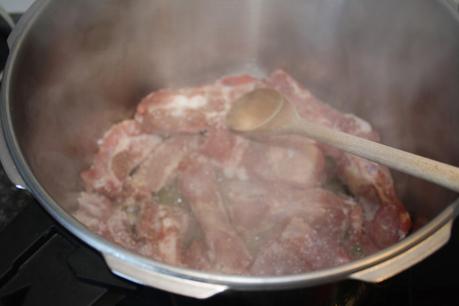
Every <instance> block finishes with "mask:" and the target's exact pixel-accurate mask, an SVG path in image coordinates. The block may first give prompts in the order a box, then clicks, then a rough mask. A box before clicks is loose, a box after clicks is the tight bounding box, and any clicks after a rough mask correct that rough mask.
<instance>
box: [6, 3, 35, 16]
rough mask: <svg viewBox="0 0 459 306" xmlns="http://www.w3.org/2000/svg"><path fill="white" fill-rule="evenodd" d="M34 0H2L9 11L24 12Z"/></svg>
mask: <svg viewBox="0 0 459 306" xmlns="http://www.w3.org/2000/svg"><path fill="white" fill-rule="evenodd" d="M33 1H34V0H0V6H2V7H3V8H4V9H5V10H6V11H7V12H9V13H23V12H25V10H27V8H28V7H29V6H30V5H31V4H32V2H33Z"/></svg>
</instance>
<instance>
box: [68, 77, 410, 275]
mask: <svg viewBox="0 0 459 306" xmlns="http://www.w3.org/2000/svg"><path fill="white" fill-rule="evenodd" d="M266 87H268V88H273V89H275V90H277V91H279V92H280V93H281V94H282V95H284V96H285V97H286V98H287V99H288V100H289V101H290V102H291V103H293V104H294V105H295V106H296V107H297V109H298V111H299V112H300V114H301V115H302V116H303V117H304V118H306V119H307V120H310V121H313V122H317V123H320V124H323V125H325V126H328V127H331V128H334V129H337V130H341V131H345V132H347V133H351V134H354V135H357V136H360V137H364V138H367V139H371V140H376V141H377V140H378V135H377V133H376V132H375V131H373V130H372V128H371V126H370V125H369V124H368V123H367V122H365V121H363V120H362V119H359V118H357V117H355V116H353V115H350V114H342V113H340V112H338V111H337V110H335V109H333V108H332V107H330V106H328V105H326V104H324V103H322V102H320V101H319V100H318V99H317V98H315V97H314V96H313V95H312V94H311V93H310V92H309V91H308V90H306V89H304V88H303V87H302V86H301V85H299V84H298V83H297V82H296V81H295V80H294V79H292V78H291V77H290V76H289V75H288V74H287V73H285V72H284V71H280V70H279V71H275V72H274V73H272V74H271V75H270V76H269V77H267V78H265V79H261V80H260V79H255V78H253V77H251V76H248V75H241V76H232V77H225V78H222V79H220V80H218V81H216V82H215V83H213V84H210V85H206V86H202V87H196V88H185V89H178V90H172V89H163V90H159V91H155V92H153V93H151V94H150V95H148V96H147V97H145V98H144V99H143V100H142V101H141V103H140V104H139V106H138V108H137V112H136V114H135V117H134V119H132V120H126V121H123V122H121V123H118V124H116V125H114V126H113V127H112V128H111V129H110V130H109V131H108V132H106V134H105V135H104V137H103V138H102V139H101V140H100V141H99V150H98V152H97V154H96V155H95V158H94V162H93V163H92V165H91V167H90V168H89V169H88V170H87V171H84V172H83V173H82V175H81V176H82V179H83V182H84V186H85V191H84V192H82V193H81V195H80V197H79V209H78V210H77V211H76V212H75V217H76V218H77V219H78V220H80V221H81V222H82V223H84V224H85V225H86V226H87V227H89V228H90V229H91V230H92V231H94V232H96V233H98V234H100V235H102V236H103V237H105V238H107V239H109V240H111V241H113V242H115V243H118V244H120V245H122V246H123V247H125V248H127V249H129V250H132V251H135V252H138V253H140V254H142V255H145V256H148V257H150V258H153V259H155V260H157V261H160V262H163V263H167V264H171V265H174V266H179V267H186V268H192V269H198V270H205V271H212V272H222V273H229V274H243V275H286V274H296V273H302V272H306V271H311V270H317V269H322V268H329V267H332V266H337V265H340V264H343V263H346V262H349V261H351V260H353V259H357V258H361V257H363V256H366V255H368V254H370V253H373V252H375V251H377V250H379V249H382V248H385V247H387V246H389V245H391V244H393V243H395V242H397V241H399V240H400V239H402V238H403V237H405V236H406V234H407V232H408V230H409V228H410V224H411V222H410V217H409V215H408V213H407V212H406V210H405V208H404V207H403V205H402V203H401V202H400V201H399V199H398V198H397V195H396V194H395V191H394V186H393V182H392V178H391V175H390V173H389V171H388V169H387V168H385V167H383V166H380V165H378V164H375V163H373V162H369V161H367V160H364V159H361V158H358V157H356V156H353V155H350V154H346V153H343V152H341V151H339V150H336V149H333V148H330V147H327V146H324V145H321V144H319V143H316V142H314V141H312V140H310V139H306V138H303V137H299V136H275V137H273V136H271V137H266V138H265V139H263V141H260V142H255V141H251V140H248V139H246V138H244V137H242V136H238V135H235V134H233V133H231V132H230V131H229V130H228V129H227V128H226V126H225V116H226V114H227V113H228V111H229V109H230V108H231V104H232V102H233V101H235V100H236V99H237V98H238V97H240V96H241V95H243V94H245V93H248V92H250V91H252V90H253V89H255V88H266Z"/></svg>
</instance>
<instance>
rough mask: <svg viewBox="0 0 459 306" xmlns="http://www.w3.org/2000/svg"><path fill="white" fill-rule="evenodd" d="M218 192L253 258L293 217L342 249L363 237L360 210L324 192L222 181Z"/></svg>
mask: <svg viewBox="0 0 459 306" xmlns="http://www.w3.org/2000/svg"><path fill="white" fill-rule="evenodd" d="M220 190H221V193H222V195H223V199H224V201H225V204H226V208H227V210H228V215H229V216H230V220H231V222H232V224H233V225H234V226H235V228H236V230H237V231H238V233H239V234H240V235H241V237H243V239H244V241H245V242H246V245H247V247H248V248H249V250H250V252H251V253H252V255H254V256H256V254H258V253H259V252H261V250H262V249H263V248H264V247H265V246H266V244H267V243H269V242H270V241H272V240H275V239H276V238H277V237H278V235H279V233H280V231H281V229H282V228H283V227H284V226H285V225H286V223H287V222H288V221H289V220H290V219H291V218H293V217H302V218H303V219H304V221H305V222H307V223H308V226H310V227H311V228H313V229H314V230H316V231H317V233H318V234H319V235H321V237H323V238H324V239H328V240H334V241H337V242H339V243H341V244H342V245H343V246H344V249H349V250H351V249H352V247H354V246H356V245H358V242H359V239H357V238H356V240H355V241H354V240H351V238H353V237H360V236H361V235H363V234H364V233H363V223H364V220H363V216H362V213H361V208H360V206H359V205H358V204H357V203H356V202H355V201H353V200H352V199H351V198H349V197H345V196H338V195H335V194H333V193H331V192H329V191H326V190H324V189H320V188H312V189H297V188H292V187H290V186H288V185H279V184H272V183H267V182H254V181H249V182H247V181H240V180H234V179H233V180H227V179H224V180H222V181H221V182H220ZM347 245H350V247H349V248H347ZM350 256H351V255H350Z"/></svg>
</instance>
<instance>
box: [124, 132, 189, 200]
mask: <svg viewBox="0 0 459 306" xmlns="http://www.w3.org/2000/svg"><path fill="white" fill-rule="evenodd" d="M196 146H197V138H195V137H184V136H175V137H171V138H169V139H167V140H165V141H164V142H163V143H161V144H160V145H158V147H157V148H156V150H154V151H153V152H151V153H150V155H149V156H148V157H147V158H146V159H145V160H144V161H143V162H142V163H141V164H140V165H139V166H138V169H137V170H136V171H135V172H134V173H133V174H132V175H131V176H130V177H129V178H128V179H127V180H126V190H127V191H126V192H127V193H137V194H146V195H148V194H151V193H156V192H158V191H160V190H161V189H162V188H163V187H164V186H166V185H167V184H168V183H169V182H171V181H172V180H174V179H175V177H176V174H177V168H178V166H179V164H180V162H181V161H182V159H183V158H185V156H186V155H187V154H188V153H189V152H190V151H192V150H193V149H195V148H196Z"/></svg>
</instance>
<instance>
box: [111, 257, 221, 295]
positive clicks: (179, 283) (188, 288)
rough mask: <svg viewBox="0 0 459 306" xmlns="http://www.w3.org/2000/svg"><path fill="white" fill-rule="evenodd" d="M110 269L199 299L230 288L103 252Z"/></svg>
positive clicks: (145, 282)
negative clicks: (132, 262)
mask: <svg viewBox="0 0 459 306" xmlns="http://www.w3.org/2000/svg"><path fill="white" fill-rule="evenodd" d="M103 255H104V258H105V261H106V262H107V265H108V266H109V268H110V270H112V272H113V273H114V274H116V275H119V276H121V277H123V278H126V279H129V280H132V281H134V282H136V283H140V284H142V285H148V286H151V287H155V288H158V289H162V290H166V291H169V292H173V293H176V294H180V295H185V296H189V297H193V298H197V299H207V298H209V297H211V296H214V295H216V294H218V293H221V292H223V291H226V290H227V289H228V287H227V286H225V285H218V284H208V283H202V282H198V281H194V280H189V279H183V278H178V277H175V276H171V275H166V274H164V273H159V272H157V271H154V270H152V269H148V268H140V267H137V266H134V265H131V264H129V263H128V262H126V261H125V260H123V259H121V258H117V257H115V256H112V255H109V254H103Z"/></svg>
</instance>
